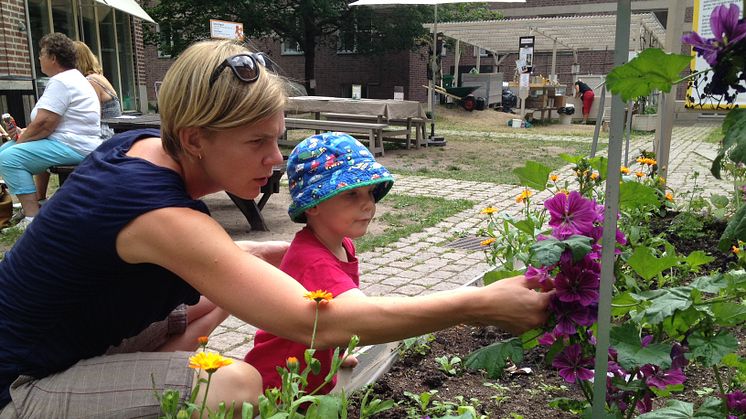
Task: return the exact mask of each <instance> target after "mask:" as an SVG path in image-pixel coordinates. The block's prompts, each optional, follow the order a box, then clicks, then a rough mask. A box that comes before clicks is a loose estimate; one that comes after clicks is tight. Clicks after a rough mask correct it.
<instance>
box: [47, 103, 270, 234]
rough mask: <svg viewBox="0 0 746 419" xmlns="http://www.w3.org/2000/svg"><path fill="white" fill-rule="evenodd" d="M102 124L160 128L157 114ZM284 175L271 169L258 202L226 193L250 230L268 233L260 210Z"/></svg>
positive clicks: (121, 128) (115, 127)
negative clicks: (244, 218)
mask: <svg viewBox="0 0 746 419" xmlns="http://www.w3.org/2000/svg"><path fill="white" fill-rule="evenodd" d="M102 122H105V123H107V124H109V127H111V129H113V130H114V132H117V133H119V132H124V131H130V130H133V129H142V128H155V129H160V128H161V119H160V115H158V114H146V115H140V116H130V115H124V116H121V117H117V118H108V119H104V120H102ZM284 174H285V163H283V164H281V165H278V166H275V167H273V168H272V176H271V177H270V178H269V180H268V181H267V184H266V185H264V186H262V189H261V194H262V195H261V196H260V197H259V201H258V202H257V201H255V200H253V199H243V198H241V197H238V196H236V195H234V194H232V193H230V192H227V191H226V194H228V197H229V198H230V199H231V201H233V204H234V205H235V206H236V208H238V209H239V210H240V211H241V213H242V214H243V216H244V217H246V221H247V222H248V223H249V225H250V226H251V229H252V230H254V231H269V227H267V224H266V223H265V222H264V217H263V216H262V209H264V205H265V204H266V203H267V201H268V200H269V198H270V197H271V196H272V194H276V193H278V192H280V179H282V176H283V175H284ZM61 176H62V175H61ZM65 177H66V175H65ZM63 181H64V179H62V177H60V182H63Z"/></svg>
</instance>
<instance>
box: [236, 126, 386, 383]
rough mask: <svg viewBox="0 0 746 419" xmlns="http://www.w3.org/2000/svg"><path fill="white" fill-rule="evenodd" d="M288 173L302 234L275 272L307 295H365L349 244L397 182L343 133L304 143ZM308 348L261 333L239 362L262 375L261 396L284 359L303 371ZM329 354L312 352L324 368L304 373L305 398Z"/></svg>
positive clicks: (351, 361)
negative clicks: (319, 292) (320, 292)
mask: <svg viewBox="0 0 746 419" xmlns="http://www.w3.org/2000/svg"><path fill="white" fill-rule="evenodd" d="M287 173H288V180H289V183H290V195H291V198H292V203H291V204H290V208H289V209H288V213H289V215H290V219H291V220H293V221H295V222H296V223H305V224H306V227H305V228H303V229H302V230H300V231H299V232H298V233H296V235H295V238H294V239H293V241H292V242H291V244H290V248H289V249H288V251H287V253H286V254H285V257H284V258H283V260H282V264H281V265H280V269H282V270H283V271H284V272H285V273H287V274H288V275H290V276H292V277H293V278H295V279H296V280H297V281H298V282H299V283H300V284H301V285H303V286H304V287H305V288H306V289H307V290H309V291H315V290H319V289H320V290H326V291H329V292H331V293H332V295H333V296H334V298H335V299H339V298H345V297H346V296H350V295H355V296H360V295H362V291H360V290H359V289H358V286H359V272H358V260H357V258H356V257H355V246H354V245H353V243H352V240H351V239H356V238H359V237H362V236H363V235H365V233H366V231H367V229H368V224H369V223H370V221H371V220H372V219H373V216H374V215H375V213H376V202H378V201H379V200H380V199H381V198H383V197H384V195H386V193H388V191H389V190H390V189H391V186H392V185H393V183H394V178H393V177H392V176H391V174H390V173H389V172H388V170H386V168H384V167H383V166H381V165H380V164H379V163H376V161H375V159H374V158H373V156H372V155H371V153H370V151H368V149H367V148H366V147H365V146H364V145H362V144H361V143H360V142H358V141H357V140H356V139H354V138H352V137H351V136H349V135H347V134H341V133H325V134H320V135H314V136H312V137H309V138H306V139H305V140H303V141H302V142H301V143H300V144H298V145H297V146H296V147H295V149H294V150H293V151H292V153H290V157H289V158H288V171H287ZM306 349H307V347H306V346H305V345H303V344H300V343H296V342H292V341H289V340H286V339H282V338H278V337H276V336H273V335H271V334H269V333H267V332H265V331H262V330H259V331H258V332H257V334H256V337H255V338H254V347H253V349H251V351H249V353H248V354H246V357H245V358H244V360H245V361H246V362H248V363H250V364H251V365H253V366H254V367H255V368H256V369H257V370H258V371H259V373H260V374H261V375H262V382H263V387H264V389H265V390H266V389H268V388H273V387H276V388H280V386H281V379H280V375H279V374H278V373H277V367H278V366H285V362H286V359H287V358H288V357H291V356H293V357H296V358H298V360H299V362H300V371H303V369H304V368H305V367H306V366H305V362H303V359H304V357H303V353H304V351H305V350H306ZM333 355H334V350H333V349H323V350H317V351H316V353H315V354H314V357H315V358H316V359H318V360H319V361H320V362H321V371H320V372H319V374H317V375H314V374H313V373H311V374H309V376H308V386H307V387H306V391H307V392H312V391H314V390H315V389H316V388H318V387H319V386H320V385H321V383H323V381H324V377H326V375H327V374H328V372H329V369H330V366H331V363H332V356H333ZM347 361H349V362H347ZM347 361H346V362H345V363H344V364H343V365H342V366H343V367H345V366H347V367H353V366H355V364H356V363H357V361H356V360H354V359H351V358H348V359H347ZM345 364H347V365H345ZM335 383H336V377H335V378H334V380H332V382H330V383H328V384H327V385H325V386H324V387H323V388H322V389H321V390H319V391H318V392H317V393H316V394H326V393H329V391H331V389H332V388H333V387H334V385H335Z"/></svg>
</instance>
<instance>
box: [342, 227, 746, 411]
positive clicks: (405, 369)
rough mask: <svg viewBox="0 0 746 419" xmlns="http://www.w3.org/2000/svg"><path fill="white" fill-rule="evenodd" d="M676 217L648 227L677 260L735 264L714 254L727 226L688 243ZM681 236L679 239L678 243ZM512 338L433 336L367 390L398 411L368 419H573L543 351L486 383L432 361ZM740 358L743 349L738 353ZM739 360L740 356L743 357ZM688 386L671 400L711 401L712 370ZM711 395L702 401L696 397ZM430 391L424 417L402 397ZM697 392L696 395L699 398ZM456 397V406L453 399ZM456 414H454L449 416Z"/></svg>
mask: <svg viewBox="0 0 746 419" xmlns="http://www.w3.org/2000/svg"><path fill="white" fill-rule="evenodd" d="M676 215H677V213H669V214H668V215H667V216H665V217H660V218H656V219H654V220H652V221H651V223H650V228H651V230H652V231H654V232H655V233H665V234H664V235H665V236H666V239H667V240H668V241H669V242H671V243H672V244H673V245H674V246H675V247H676V249H677V251H678V252H679V254H682V255H688V254H689V253H690V252H692V251H694V250H705V251H706V252H707V253H708V254H710V255H712V256H715V258H716V260H715V261H713V262H711V263H710V264H708V265H706V266H704V267H703V269H702V270H701V272H702V273H708V272H712V271H715V270H725V269H726V268H727V265H728V263H729V262H731V261H733V260H734V258H733V257H732V255H729V256H727V257H724V256H723V254H722V253H721V252H720V251H719V250H718V249H717V243H718V240H719V238H720V235H721V234H722V232H723V230H724V229H725V223H724V222H720V221H716V220H711V219H703V220H701V221H702V222H703V228H702V230H701V232H702V234H697V237H695V238H693V237H690V236H689V235H687V234H677V231H676V230H675V229H671V228H670V227H671V226H672V224H675V223H676V222H678V221H676V222H675V221H674V217H675V216H676ZM682 235H683V236H685V237H682ZM735 335H736V338H737V339H739V341H742V340H743V338H744V332H743V330H742V329H740V328H739V329H738V330H736V331H735ZM509 337H510V335H508V334H506V333H503V332H502V331H500V330H499V329H496V328H494V327H486V328H485V327H473V326H456V327H453V328H450V329H447V330H443V331H440V332H438V333H436V334H435V340H434V341H432V342H431V343H430V344H429V348H430V349H429V352H428V353H427V354H426V355H421V354H412V353H409V354H404V355H403V356H402V357H401V358H400V359H399V360H398V361H397V362H396V363H395V364H394V365H393V366H392V368H391V369H390V370H389V371H388V372H387V373H386V374H384V375H383V376H382V377H381V378H380V379H379V380H378V381H377V382H376V383H375V384H373V391H374V393H375V396H374V397H369V398H379V399H381V400H394V401H396V402H398V405H397V406H395V407H394V408H392V409H390V410H388V411H385V412H383V413H380V414H378V415H375V416H373V417H374V418H380V419H390V418H397V419H399V418H422V417H426V416H428V415H429V416H430V417H441V416H445V415H446V413H448V412H446V411H445V409H443V410H441V411H438V410H436V409H435V407H436V406H443V403H447V402H451V403H454V405H452V406H459V405H471V406H474V407H475V409H476V411H477V413H478V414H481V415H485V416H486V417H488V418H500V419H502V418H510V419H513V418H526V419H530V418H540V419H548V418H572V417H577V416H576V415H573V414H571V413H568V412H563V411H560V410H558V409H555V408H551V407H549V402H550V401H551V400H552V399H555V398H558V397H567V398H573V399H577V400H581V399H582V393H581V392H580V390H579V389H578V388H577V387H576V386H575V385H574V384H570V383H567V382H565V381H564V380H563V379H562V378H561V377H559V375H558V374H557V372H556V371H555V370H554V369H553V368H552V367H551V366H548V365H546V364H545V362H544V359H545V353H546V351H545V349H544V348H534V349H532V350H530V351H528V352H527V353H526V354H525V356H524V359H523V361H521V362H520V363H519V364H518V365H517V366H516V367H517V368H520V369H523V368H528V369H529V370H528V372H526V373H513V374H511V373H510V372H507V371H506V372H505V373H504V374H503V376H502V377H501V378H500V379H497V380H492V379H488V378H487V377H486V373H484V372H482V371H468V370H464V368H463V367H461V368H459V369H458V370H459V372H458V374H456V375H448V374H446V373H445V372H443V371H442V370H441V369H440V367H439V364H438V363H437V362H436V361H435V358H437V357H441V356H448V357H449V358H451V357H453V356H459V357H460V358H461V359H462V360H465V359H466V357H467V355H468V354H469V353H471V352H473V351H474V350H476V349H479V348H481V347H483V346H486V345H489V344H491V343H494V342H497V341H500V340H502V339H507V338H509ZM744 351H746V349H745V350H742V352H744ZM742 355H743V354H742ZM685 373H686V375H687V381H686V382H685V391H684V392H683V393H677V394H674V398H676V399H678V400H683V401H687V402H692V403H695V405H698V404H700V403H701V402H702V400H703V399H704V397H707V396H716V395H717V392H716V391H715V390H714V389H715V388H717V384H716V381H715V378H714V375H713V372H712V370H711V369H705V368H702V367H699V366H696V365H690V366H688V367H687V369H686V371H685ZM707 389H710V390H711V394H706V392H705V393H703V392H702V390H707ZM430 390H436V391H437V393H435V395H434V396H433V400H434V401H433V402H431V403H430V410H428V411H422V410H419V409H418V408H417V407H416V404H415V403H414V402H413V401H412V399H411V398H410V397H408V396H406V395H405V394H404V393H405V392H410V393H414V394H420V393H424V392H428V391H430ZM695 390H698V391H699V393H698V392H697V391H695ZM459 396H462V397H463V398H462V399H459ZM359 402H360V398H359V396H358V397H353V398H352V401H351V403H350V411H349V413H350V414H349V417H350V418H359V417H360V413H359V410H358V409H359ZM664 403H665V400H664V399H658V400H656V401H655V404H656V407H661V406H662V405H663V404H664ZM450 413H451V414H454V415H455V409H454V410H453V411H451V412H450Z"/></svg>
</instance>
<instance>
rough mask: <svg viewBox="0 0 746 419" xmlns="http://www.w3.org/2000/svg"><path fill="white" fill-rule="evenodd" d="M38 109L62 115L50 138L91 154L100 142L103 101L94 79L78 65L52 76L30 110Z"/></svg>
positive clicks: (32, 117) (33, 116)
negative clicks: (98, 93) (82, 71)
mask: <svg viewBox="0 0 746 419" xmlns="http://www.w3.org/2000/svg"><path fill="white" fill-rule="evenodd" d="M38 109H45V110H47V111H49V112H54V113H56V114H57V115H60V116H62V120H61V121H60V124H59V125H57V128H55V130H54V131H53V132H52V133H51V134H49V138H51V139H53V140H57V141H59V142H61V143H64V144H67V145H68V146H70V147H71V148H72V149H74V150H75V151H77V152H78V153H80V154H82V155H84V156H85V155H88V154H89V153H90V152H91V151H93V150H94V149H95V148H96V147H98V145H99V144H101V104H100V103H99V101H98V96H97V95H96V91H95V90H93V86H91V83H89V82H88V80H86V78H85V77H84V76H83V75H82V74H81V73H80V71H78V70H76V69H72V70H67V71H63V72H62V73H59V74H57V75H55V76H53V77H52V78H50V79H49V83H48V84H47V87H46V89H45V90H44V94H43V95H42V96H41V97H40V98H39V101H38V102H37V103H36V106H34V109H33V110H32V111H31V120H32V121H33V120H34V119H35V118H36V113H37V110H38Z"/></svg>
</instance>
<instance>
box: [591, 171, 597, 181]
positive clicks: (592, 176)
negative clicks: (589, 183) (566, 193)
mask: <svg viewBox="0 0 746 419" xmlns="http://www.w3.org/2000/svg"><path fill="white" fill-rule="evenodd" d="M591 179H592V180H596V179H598V173H596V172H593V173H591Z"/></svg>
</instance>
